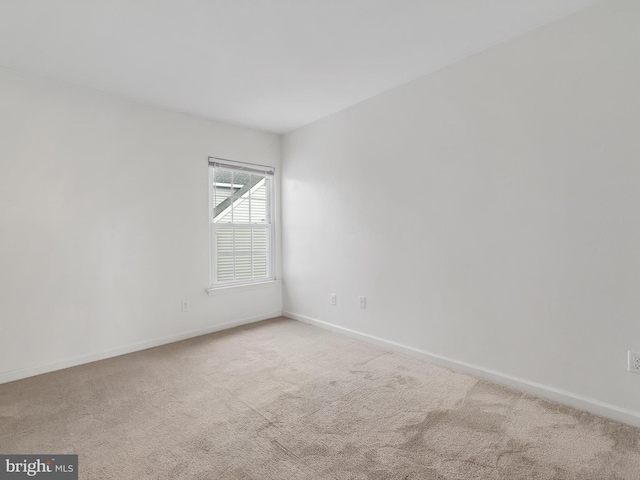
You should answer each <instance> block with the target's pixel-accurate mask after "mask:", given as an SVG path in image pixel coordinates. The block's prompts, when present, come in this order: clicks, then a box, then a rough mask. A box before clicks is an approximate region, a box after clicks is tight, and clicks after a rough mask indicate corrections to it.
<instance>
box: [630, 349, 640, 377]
mask: <svg viewBox="0 0 640 480" xmlns="http://www.w3.org/2000/svg"><path fill="white" fill-rule="evenodd" d="M627 368H628V369H629V371H630V372H631V373H637V374H640V353H638V352H632V351H631V350H629V365H628V367H627Z"/></svg>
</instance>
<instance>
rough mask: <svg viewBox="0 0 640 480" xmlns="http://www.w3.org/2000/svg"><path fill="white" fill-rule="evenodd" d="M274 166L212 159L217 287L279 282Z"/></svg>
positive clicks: (213, 270)
mask: <svg viewBox="0 0 640 480" xmlns="http://www.w3.org/2000/svg"><path fill="white" fill-rule="evenodd" d="M273 175H274V170H273V168H272V167H266V166H261V165H251V164H246V163H240V162H232V161H230V160H222V159H217V158H210V159H209V188H210V195H209V218H210V224H211V260H212V264H211V284H212V285H221V284H225V285H226V284H243V283H252V282H258V281H265V280H269V279H272V278H273V268H272V265H273V251H272V243H273V238H272V237H273V224H272V198H273V191H272V189H273Z"/></svg>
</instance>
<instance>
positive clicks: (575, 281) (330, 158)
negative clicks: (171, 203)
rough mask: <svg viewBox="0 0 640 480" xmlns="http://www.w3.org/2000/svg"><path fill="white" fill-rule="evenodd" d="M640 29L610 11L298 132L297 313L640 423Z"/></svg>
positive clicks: (294, 203)
mask: <svg viewBox="0 0 640 480" xmlns="http://www.w3.org/2000/svg"><path fill="white" fill-rule="evenodd" d="M639 23H640V2H631V1H624V0H619V1H608V2H604V3H601V4H598V5H595V6H593V7H590V8H588V9H587V10H584V11H582V12H580V13H578V14H576V15H574V16H572V17H570V18H567V19H564V20H561V21H559V22H557V23H554V24H552V25H550V26H548V27H545V28H543V29H540V30H537V31H534V32H530V33H528V34H526V35H523V36H521V37H518V38H515V39H512V40H510V41H508V42H506V43H503V44H501V45H498V46H496V47H494V48H491V49H489V50H486V51H484V52H481V53H479V54H477V55H474V56H472V57H469V58H467V59H465V60H463V61H461V62H459V63H456V64H454V65H451V66H449V67H447V68H445V69H443V70H441V71H439V72H436V73H435V74H432V75H429V76H427V77H423V78H421V79H419V80H417V81H414V82H412V83H409V84H406V85H404V86H401V87H399V88H396V89H394V90H392V91H389V92H387V93H385V94H382V95H380V96H378V97H375V98H373V99H370V100H367V101H365V102H363V103H361V104H358V105H356V106H354V107H351V108H349V109H347V110H344V111H342V112H340V113H337V114H335V115H332V116H330V117H328V118H326V119H323V120H320V121H318V122H315V123H313V124H310V125H308V126H307V127H304V128H302V129H299V130H297V131H295V132H293V133H290V134H288V135H287V136H286V137H285V140H284V159H283V171H284V182H283V191H282V195H283V239H284V243H283V249H284V252H285V256H284V264H283V277H284V279H285V281H284V288H283V290H284V309H285V311H286V312H291V313H293V314H297V317H298V318H307V319H315V320H320V321H323V322H327V323H329V324H332V325H335V326H338V327H341V328H345V329H350V330H353V331H356V332H360V333H363V334H366V335H370V336H375V337H378V338H379V339H383V340H386V341H391V342H397V343H400V344H402V345H405V346H409V347H412V348H413V349H418V350H420V351H424V352H429V353H431V354H434V355H437V356H442V357H446V358H449V359H453V360H454V361H455V362H461V363H462V364H467V365H473V366H476V367H478V369H479V370H485V371H494V372H498V373H500V374H503V375H506V376H510V377H511V378H518V379H522V380H523V381H525V382H528V383H530V384H539V385H542V386H543V387H545V388H548V389H550V391H551V390H557V391H563V392H565V393H568V394H569V395H572V396H575V397H576V398H583V399H587V400H588V401H592V402H593V403H594V405H595V404H598V403H599V402H600V403H602V404H606V405H607V406H609V407H612V408H614V409H620V410H621V411H626V412H627V413H630V415H631V416H633V415H637V419H640V377H639V376H638V375H632V374H630V373H628V372H627V371H626V366H627V365H626V353H627V350H628V349H636V350H637V349H639V348H640V294H639V292H640V88H639V86H640V62H639V61H638V59H639V58H640V30H638V24H639ZM390 192H393V193H392V194H391V193H390ZM330 293H336V294H337V296H338V297H337V300H338V301H337V306H336V307H332V306H331V305H330V303H329V294H330ZM359 295H364V296H366V297H367V309H366V310H360V309H359V306H358V296H359ZM505 378H507V377H505ZM630 418H631V417H627V420H629V419H630ZM639 424H640V423H639Z"/></svg>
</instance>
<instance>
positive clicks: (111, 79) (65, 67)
mask: <svg viewBox="0 0 640 480" xmlns="http://www.w3.org/2000/svg"><path fill="white" fill-rule="evenodd" d="M590 3H594V0H517V1H515V0H55V1H52V0H0V67H4V68H9V69H13V70H19V71H23V72H27V73H32V74H36V75H40V76H44V77H47V78H50V79H56V80H61V81H64V82H69V83H72V84H75V85H79V86H83V87H89V88H93V89H97V90H100V91H104V92H109V93H113V94H116V95H119V96H122V97H125V98H129V99H134V100H137V101H141V102H144V103H147V104H151V105H155V106H159V107H163V108H168V109H171V110H176V111H181V112H185V113H189V114H194V115H199V116H203V117H207V118H212V119H217V120H222V121H226V122H230V123H234V124H240V125H244V126H249V127H254V128H258V129H261V130H266V131H271V132H277V133H283V132H287V131H290V130H293V129H296V128H298V127H300V126H303V125H305V124H308V123H310V122H312V121H314V120H317V119H319V118H322V117H324V116H326V115H329V114H331V113H333V112H336V111H338V110H341V109H343V108H345V107H348V106H349V105H352V104H354V103H357V102H359V101H361V100H364V99H366V98H369V97H372V96H374V95H377V94H379V93H381V92H383V91H385V90H389V89H391V88H393V87H395V86H397V85H400V84H402V83H405V82H407V81H409V80H412V79H414V78H417V77H419V76H421V75H424V74H426V73H429V72H432V71H434V70H436V69H438V68H441V67H443V66H445V65H447V64H450V63H452V62H454V61H456V60H459V59H461V58H463V57H465V56H467V55H469V54H471V53H474V52H477V51H479V50H481V49H484V48H486V47H488V46H491V45H493V44H495V43H497V42H500V41H502V40H505V39H507V38H509V37H512V36H514V35H517V34H519V33H522V32H524V31H527V30H530V29H531V28H534V27H537V26H540V25H543V24H545V23H548V22H551V21H553V20H555V19H557V18H559V17H561V16H564V15H566V14H568V13H571V12H573V11H575V10H577V9H579V8H582V7H584V6H586V5H588V4H590Z"/></svg>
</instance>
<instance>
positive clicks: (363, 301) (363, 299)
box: [360, 297, 367, 310]
mask: <svg viewBox="0 0 640 480" xmlns="http://www.w3.org/2000/svg"><path fill="white" fill-rule="evenodd" d="M360 308H361V309H363V310H364V309H365V308H367V299H366V297H360Z"/></svg>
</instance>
